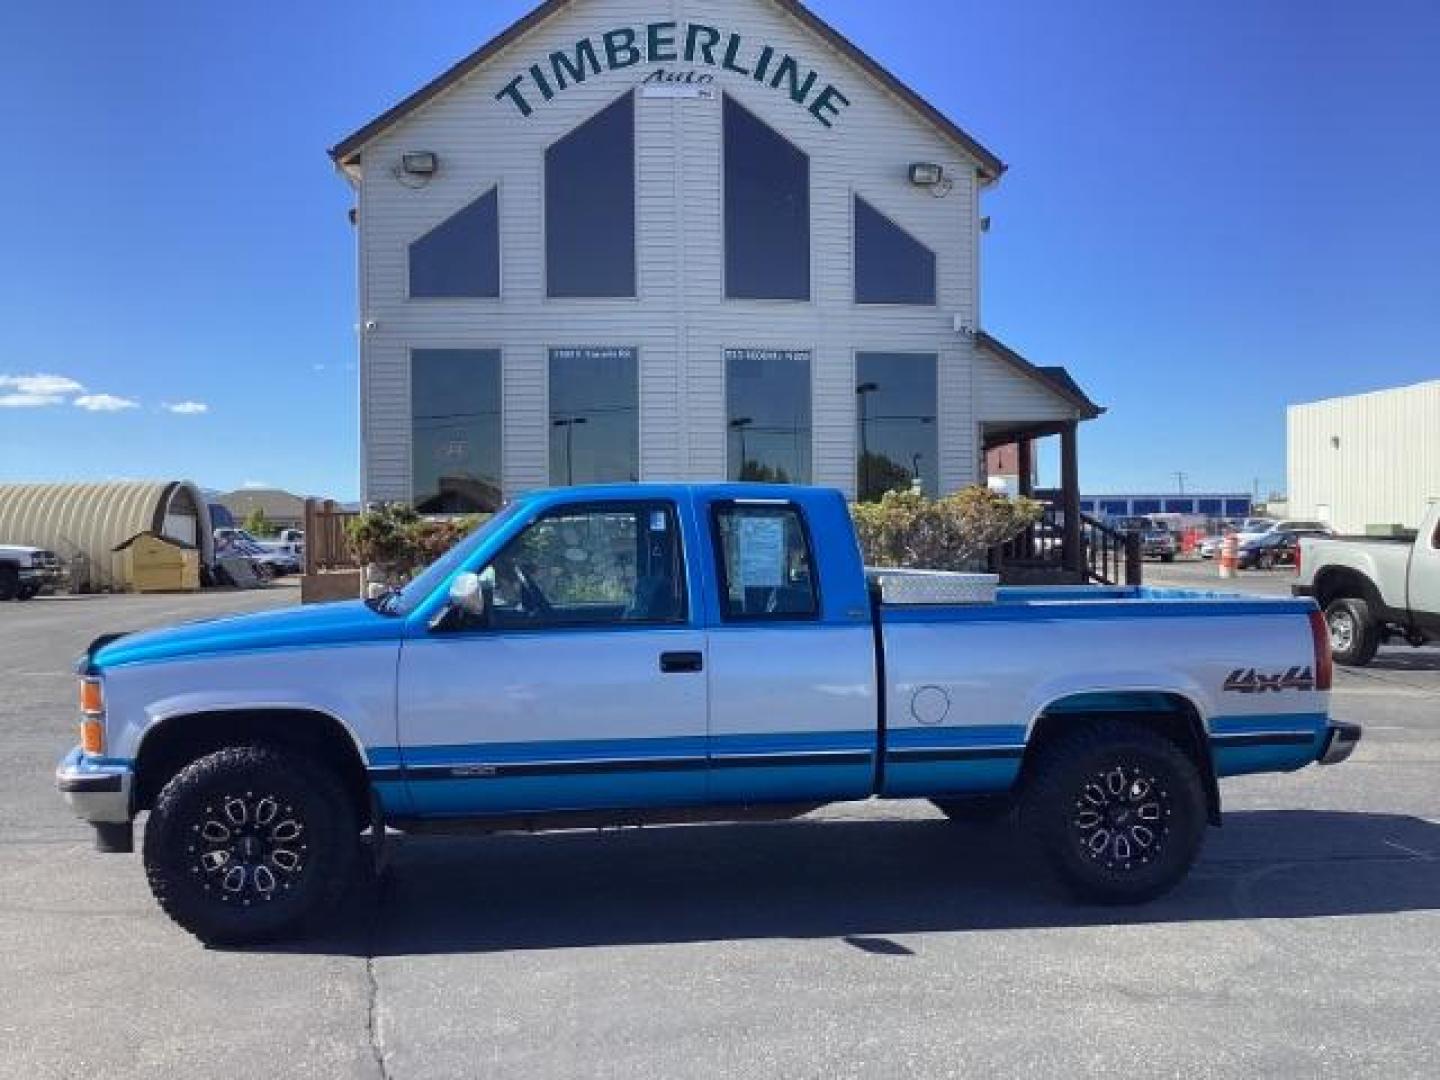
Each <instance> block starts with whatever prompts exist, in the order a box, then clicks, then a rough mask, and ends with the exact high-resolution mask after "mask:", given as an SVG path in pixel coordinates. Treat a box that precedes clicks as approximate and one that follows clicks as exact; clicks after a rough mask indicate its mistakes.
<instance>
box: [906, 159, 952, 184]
mask: <svg viewBox="0 0 1440 1080" xmlns="http://www.w3.org/2000/svg"><path fill="white" fill-rule="evenodd" d="M944 182H945V166H944V165H937V164H935V163H934V162H933V161H917V162H915V163H914V164H913V165H911V166H910V183H912V184H914V185H915V186H916V187H928V188H933V187H938V186H939V185H940V184H943V183H944Z"/></svg>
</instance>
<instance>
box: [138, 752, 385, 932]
mask: <svg viewBox="0 0 1440 1080" xmlns="http://www.w3.org/2000/svg"><path fill="white" fill-rule="evenodd" d="M359 845H360V840H359V825H358V824H357V820H356V816H355V809H354V806H353V804H352V802H351V800H350V798H349V797H348V796H347V794H346V792H345V790H344V789H343V788H342V787H341V785H340V781H339V780H338V779H337V778H336V776H335V774H334V773H333V772H332V771H331V770H330V769H327V768H325V767H324V766H323V765H321V764H319V763H317V762H314V761H311V760H310V759H308V758H306V757H303V756H301V755H298V754H294V753H288V752H285V751H282V750H278V749H275V748H272V747H265V746H235V747H228V748H226V749H224V750H218V751H216V752H215V753H213V754H209V755H207V756H206V757H203V758H200V759H199V760H198V761H195V762H192V763H191V764H190V765H188V766H186V767H185V768H184V769H182V770H181V771H180V772H179V773H178V774H177V775H176V776H175V777H174V778H173V779H172V780H171V781H170V782H169V783H168V784H166V785H165V788H164V790H162V791H161V792H160V795H159V797H158V798H157V799H156V800H155V808H154V809H153V810H152V811H151V812H150V820H149V822H148V824H147V825H146V828H145V854H144V860H145V874H146V877H147V878H148V879H149V881H150V890H151V892H152V893H154V895H155V899H156V900H157V901H158V902H159V904H160V906H161V907H162V908H163V909H164V911H165V913H166V914H167V915H169V916H170V917H171V918H172V919H174V920H175V921H176V922H177V923H179V924H180V925H181V926H183V927H184V928H185V929H186V930H188V931H190V933H192V934H194V935H195V936H196V937H197V938H199V939H200V940H201V941H204V942H205V943H206V944H211V945H244V944H250V943H252V942H257V941H262V940H266V939H270V938H275V937H279V936H281V935H285V934H290V933H294V932H296V931H299V930H301V929H303V928H304V927H305V926H306V925H307V924H309V923H311V922H312V921H314V920H315V919H316V918H318V917H319V916H321V915H323V914H325V913H326V912H327V911H329V910H330V909H331V908H332V907H333V906H334V905H335V904H336V903H337V902H338V901H339V899H340V897H341V896H342V895H343V894H344V893H345V890H346V887H347V886H348V884H349V882H350V880H351V877H352V875H353V873H354V869H355V861H356V855H357V853H358V850H359Z"/></svg>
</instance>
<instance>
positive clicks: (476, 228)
mask: <svg viewBox="0 0 1440 1080" xmlns="http://www.w3.org/2000/svg"><path fill="white" fill-rule="evenodd" d="M410 295H411V296H418V297H432V296H439V297H450V296H499V295H500V192H499V189H498V188H491V189H490V190H489V191H487V192H486V193H485V194H484V195H481V196H480V197H479V198H478V199H476V200H475V201H474V202H472V203H471V204H470V205H469V206H467V207H465V208H464V209H463V210H460V211H459V212H458V213H456V214H453V215H452V216H450V217H448V218H446V219H445V220H444V221H442V222H441V223H440V224H439V225H436V226H435V228H433V229H431V230H430V231H429V232H428V233H426V234H425V235H424V236H422V237H420V239H419V240H416V241H415V242H414V243H412V244H411V245H410Z"/></svg>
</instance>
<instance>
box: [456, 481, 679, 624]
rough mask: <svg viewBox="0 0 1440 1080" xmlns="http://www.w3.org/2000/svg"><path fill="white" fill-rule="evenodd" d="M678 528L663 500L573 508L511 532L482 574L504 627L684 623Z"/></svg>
mask: <svg viewBox="0 0 1440 1080" xmlns="http://www.w3.org/2000/svg"><path fill="white" fill-rule="evenodd" d="M681 559H682V552H681V546H680V536H679V529H678V525H677V522H676V518H675V512H674V510H673V508H671V507H670V506H668V505H665V504H659V503H657V504H647V505H624V506H614V505H612V506H603V507H595V508H592V509H567V510H565V511H564V512H562V513H558V514H554V515H550V516H546V517H543V518H541V519H540V520H539V521H536V522H535V523H534V524H533V525H531V526H530V527H529V528H527V529H526V530H525V531H524V532H523V533H521V534H520V535H519V536H517V537H516V538H515V539H514V540H512V541H511V542H510V543H509V545H508V546H507V547H506V548H505V550H504V551H502V552H501V553H500V554H499V555H497V556H496V557H495V559H494V560H493V561H492V562H491V564H490V565H489V566H488V567H487V568H486V569H485V572H484V573H483V574H482V575H481V577H482V580H483V581H485V582H486V583H487V585H488V586H489V588H490V594H491V607H490V624H491V625H492V626H494V627H498V628H539V627H545V626H604V625H633V624H663V623H683V622H685V621H686V618H687V613H686V604H685V575H684V571H683V563H682V561H681Z"/></svg>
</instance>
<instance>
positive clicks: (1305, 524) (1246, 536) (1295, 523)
mask: <svg viewBox="0 0 1440 1080" xmlns="http://www.w3.org/2000/svg"><path fill="white" fill-rule="evenodd" d="M1272 532H1287V533H1297V532H1303V533H1323V534H1325V535H1327V536H1333V535H1335V530H1334V529H1332V528H1331V527H1330V526H1329V525H1326V524H1325V522H1323V521H1306V520H1302V519H1299V518H1281V519H1280V520H1278V521H1267V520H1264V519H1261V518H1252V519H1251V520H1249V521H1247V522H1245V524H1244V525H1243V526H1241V528H1240V543H1241V544H1242V545H1243V544H1244V543H1245V542H1246V541H1247V540H1256V539H1258V538H1260V537H1262V536H1265V535H1267V534H1268V533H1272Z"/></svg>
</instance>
